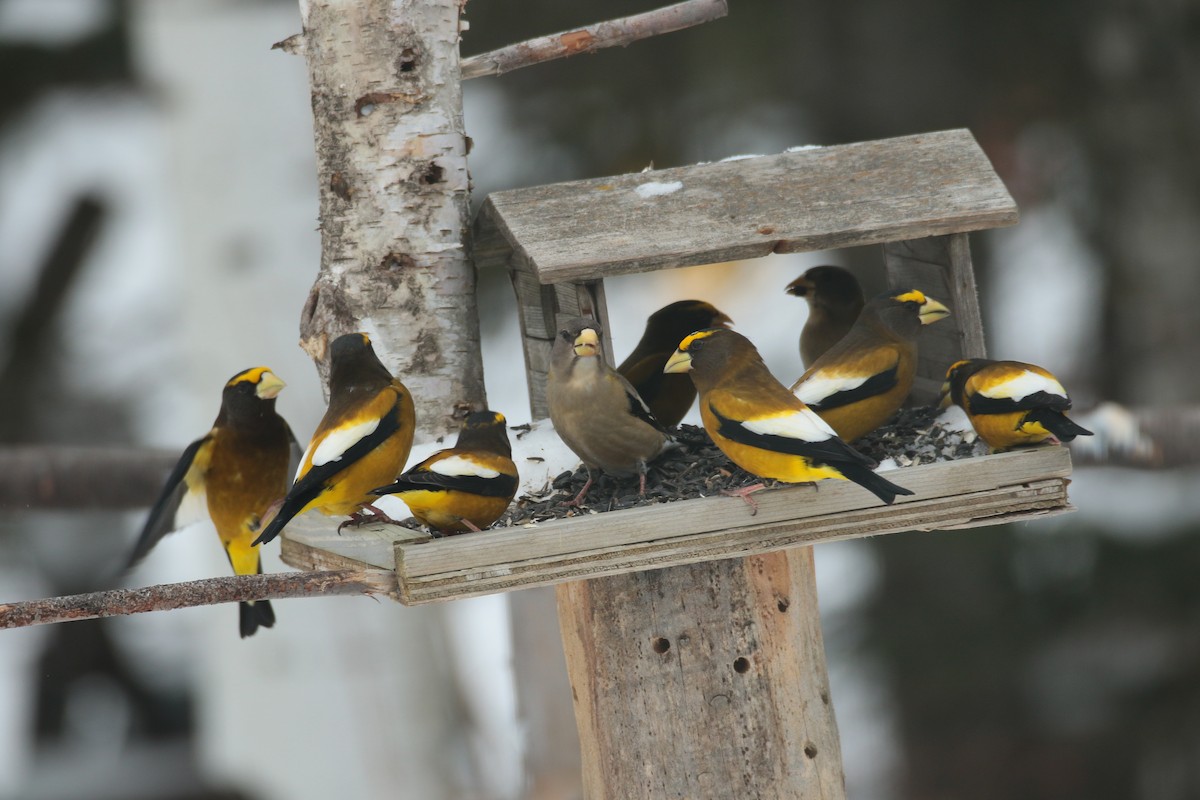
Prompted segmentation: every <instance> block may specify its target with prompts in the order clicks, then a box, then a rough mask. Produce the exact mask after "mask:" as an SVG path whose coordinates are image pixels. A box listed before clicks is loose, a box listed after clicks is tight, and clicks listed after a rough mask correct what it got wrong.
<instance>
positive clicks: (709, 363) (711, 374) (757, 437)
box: [666, 328, 912, 505]
mask: <svg viewBox="0 0 1200 800" xmlns="http://www.w3.org/2000/svg"><path fill="white" fill-rule="evenodd" d="M666 369H667V371H668V372H690V373H691V376H692V381H693V382H695V384H696V391H698V392H699V393H700V417H701V419H702V420H703V421H704V429H705V430H706V431H708V435H709V436H710V437H711V438H712V440H713V442H714V443H715V444H716V445H717V447H719V448H720V449H721V452H723V453H725V455H727V456H728V457H729V459H730V460H731V461H733V463H735V464H737V465H738V466H739V467H741V468H742V469H744V470H746V471H747V472H750V473H752V474H754V475H757V476H759V477H760V478H773V479H775V480H779V481H784V482H787V483H806V482H809V481H819V480H824V479H826V478H835V479H840V480H850V481H853V482H854V483H857V484H858V485H859V486H862V487H863V488H864V489H866V490H867V491H869V492H871V493H872V494H874V495H875V496H876V497H878V498H879V499H880V500H882V501H883V502H885V503H888V504H890V503H892V501H894V500H895V499H896V495H898V494H912V492H911V491H909V490H908V489H905V488H903V487H901V486H897V485H896V484H894V483H892V482H891V481H888V480H886V479H885V478H883V477H882V476H880V475H877V474H876V473H874V472H872V471H871V470H872V469H873V468H874V467H875V466H876V463H875V462H874V461H872V460H871V459H869V458H867V457H866V456H864V455H863V454H862V453H859V452H858V451H857V450H855V449H854V448H852V447H850V445H848V444H846V443H845V442H844V441H842V440H841V439H840V438H838V435H837V434H836V433H834V431H833V429H832V428H830V427H829V425H827V424H825V422H823V421H822V420H821V418H820V417H818V416H817V415H816V414H814V413H813V412H812V411H810V410H809V409H808V408H807V407H806V406H805V405H804V404H803V403H802V402H800V401H799V400H797V399H796V397H795V395H793V394H792V393H791V392H789V391H788V390H787V389H786V388H784V386H783V384H782V383H780V382H779V381H777V380H775V378H774V376H772V375H771V373H770V372H769V371H768V370H767V366H766V364H764V363H763V360H762V357H761V356H760V355H759V354H758V350H757V349H755V347H754V345H753V344H751V343H750V340H749V339H747V338H746V337H744V336H742V335H741V334H740V333H736V332H734V331H731V330H727V329H724V328H713V329H709V330H704V331H698V332H696V333H693V334H692V335H691V336H689V337H687V338H686V339H684V340H683V341H682V342H681V343H680V344H679V349H678V350H677V351H676V352H675V354H674V355H673V356H671V360H670V361H668V362H667V366H666ZM747 488H748V489H749V490H751V491H754V490H757V489H761V488H762V485H761V484H759V485H756V486H752V487H747ZM736 494H740V495H741V496H742V497H743V499H745V500H746V501H747V502H750V500H749V497H748V496H747V495H748V494H749V492H747V491H745V490H739V491H738V492H736ZM751 504H752V503H751ZM752 505H753V504H752Z"/></svg>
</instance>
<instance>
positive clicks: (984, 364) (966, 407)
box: [941, 358, 1092, 450]
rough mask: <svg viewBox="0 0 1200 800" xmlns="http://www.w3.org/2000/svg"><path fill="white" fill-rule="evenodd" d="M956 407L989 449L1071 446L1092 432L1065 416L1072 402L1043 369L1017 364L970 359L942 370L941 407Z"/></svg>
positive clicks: (1019, 362) (1056, 380)
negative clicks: (1067, 444)
mask: <svg viewBox="0 0 1200 800" xmlns="http://www.w3.org/2000/svg"><path fill="white" fill-rule="evenodd" d="M951 404H954V405H956V406H959V407H960V408H962V410H963V411H965V412H967V419H969V420H971V426H972V427H974V428H975V432H976V433H978V434H979V438H981V439H983V440H984V441H985V442H987V444H988V447H991V448H992V449H993V450H1007V449H1008V448H1010V447H1021V446H1026V445H1033V444H1039V443H1040V442H1046V441H1049V442H1054V443H1055V444H1057V443H1058V442H1069V441H1071V440H1072V439H1074V438H1075V437H1076V436H1091V435H1092V432H1091V431H1089V430H1088V429H1087V428H1085V427H1083V426H1082V425H1079V424H1077V423H1075V422H1074V421H1073V420H1071V419H1070V418H1068V417H1067V415H1066V412H1067V410H1069V409H1070V408H1071V398H1070V397H1068V396H1067V390H1066V389H1064V388H1063V385H1062V384H1061V383H1059V381H1058V378H1056V377H1054V376H1053V375H1052V374H1050V373H1049V372H1048V371H1047V370H1044V369H1042V368H1041V367H1039V366H1037V365H1035V364H1026V363H1024V362H1021V361H992V360H990V359H986V358H972V359H967V360H965V361H958V362H955V363H954V364H951V365H950V368H949V369H948V370H946V382H945V383H944V384H943V385H942V402H941V405H942V407H943V408H945V407H947V406H949V405H951Z"/></svg>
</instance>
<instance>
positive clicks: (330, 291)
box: [300, 0, 484, 438]
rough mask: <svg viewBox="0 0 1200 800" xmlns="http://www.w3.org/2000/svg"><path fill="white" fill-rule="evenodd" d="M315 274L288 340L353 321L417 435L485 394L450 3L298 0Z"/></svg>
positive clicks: (318, 345)
mask: <svg viewBox="0 0 1200 800" xmlns="http://www.w3.org/2000/svg"><path fill="white" fill-rule="evenodd" d="M300 6H301V14H302V17H303V22H304V33H303V39H302V47H303V49H304V52H305V56H306V58H307V61H308V71H309V81H310V85H311V87H312V104H313V131H314V135H315V138H316V150H317V162H318V183H319V187H320V195H321V204H320V221H321V271H320V274H319V275H318V277H317V280H316V283H315V284H314V285H313V288H312V292H311V293H310V294H309V297H308V302H307V303H306V304H305V307H304V312H303V315H302V318H301V322H300V333H301V346H303V347H304V349H305V350H306V351H307V352H308V353H309V355H311V356H312V357H313V359H314V360H316V361H317V364H318V369H319V370H320V371H321V376H322V379H325V378H327V377H328V345H329V343H330V342H331V341H332V340H333V339H334V338H336V337H337V336H339V335H341V334H343V333H347V332H351V331H358V330H361V331H365V332H366V333H368V334H369V335H370V336H371V338H372V341H373V342H374V343H375V349H376V352H377V353H378V354H379V356H380V358H381V359H382V360H383V362H384V363H385V364H386V365H387V366H388V368H389V369H391V370H392V372H393V374H395V375H396V376H397V377H399V378H400V379H401V380H403V381H404V383H405V384H406V385H407V386H408V388H409V390H410V391H411V392H412V393H413V397H414V399H415V401H416V404H417V435H418V437H419V438H420V437H424V438H432V437H436V436H440V435H442V434H444V433H447V432H449V431H450V430H452V429H455V428H457V424H456V423H454V421H453V419H452V416H451V415H452V413H453V412H454V411H455V410H456V409H457V410H458V411H459V412H460V413H461V410H462V408H463V407H464V406H467V405H482V404H483V402H484V390H483V365H482V361H481V357H480V351H479V317H478V314H477V312H476V304H475V271H474V267H473V266H472V265H471V264H470V262H469V261H468V259H467V257H466V251H465V248H464V235H465V231H466V229H467V215H468V192H469V185H468V184H469V179H468V175H467V146H466V135H465V133H464V129H463V121H462V88H461V84H460V80H459V66H458V37H459V11H460V3H459V0H307V2H304V1H302V2H301V4H300Z"/></svg>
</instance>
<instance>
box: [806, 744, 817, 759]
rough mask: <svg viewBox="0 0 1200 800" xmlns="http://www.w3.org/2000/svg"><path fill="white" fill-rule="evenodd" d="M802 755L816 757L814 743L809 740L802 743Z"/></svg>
mask: <svg viewBox="0 0 1200 800" xmlns="http://www.w3.org/2000/svg"><path fill="white" fill-rule="evenodd" d="M804 755H806V756H808V757H809V758H816V757H817V746H816V745H815V744H813V743H812V742H809V743H808V744H806V745H804Z"/></svg>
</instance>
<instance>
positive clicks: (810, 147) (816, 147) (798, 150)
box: [783, 144, 824, 153]
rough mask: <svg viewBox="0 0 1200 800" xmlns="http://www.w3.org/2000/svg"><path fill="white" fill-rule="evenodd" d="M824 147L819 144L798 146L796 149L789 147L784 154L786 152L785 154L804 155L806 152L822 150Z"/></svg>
mask: <svg viewBox="0 0 1200 800" xmlns="http://www.w3.org/2000/svg"><path fill="white" fill-rule="evenodd" d="M823 146H824V145H819V144H801V145H796V146H795V147H789V148H788V149H787V150H784V151H783V152H785V153H802V152H804V151H805V150H820V149H821V148H822V147H823Z"/></svg>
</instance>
